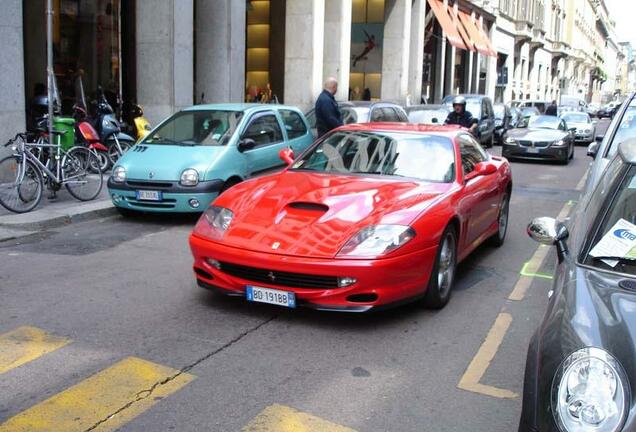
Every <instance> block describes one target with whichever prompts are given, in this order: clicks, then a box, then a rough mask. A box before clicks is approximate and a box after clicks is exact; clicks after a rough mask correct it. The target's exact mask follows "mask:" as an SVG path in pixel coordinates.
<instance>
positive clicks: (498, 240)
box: [490, 194, 510, 247]
mask: <svg viewBox="0 0 636 432" xmlns="http://www.w3.org/2000/svg"><path fill="white" fill-rule="evenodd" d="M509 213H510V196H509V195H508V194H506V195H504V197H503V199H502V201H501V208H500V209H499V216H498V217H497V232H496V233H495V234H494V235H493V236H492V237H491V238H490V243H491V244H492V245H493V246H495V247H499V246H501V245H503V244H504V241H505V239H506V232H507V231H508V214H509Z"/></svg>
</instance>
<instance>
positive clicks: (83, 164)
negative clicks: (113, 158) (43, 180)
mask: <svg viewBox="0 0 636 432" xmlns="http://www.w3.org/2000/svg"><path fill="white" fill-rule="evenodd" d="M98 166H99V158H98V157H97V155H96V154H95V152H93V151H91V150H89V149H87V148H86V147H73V148H72V149H70V150H69V151H68V153H66V154H65V155H64V158H63V160H62V175H63V178H62V183H64V185H65V186H66V189H67V190H68V192H69V193H70V194H71V195H73V196H74V197H75V198H77V199H78V200H80V201H90V200H92V199H95V197H97V195H99V192H100V191H101V190H102V185H103V184H104V176H103V174H102V172H101V171H100V170H99V169H97V170H95V167H98Z"/></svg>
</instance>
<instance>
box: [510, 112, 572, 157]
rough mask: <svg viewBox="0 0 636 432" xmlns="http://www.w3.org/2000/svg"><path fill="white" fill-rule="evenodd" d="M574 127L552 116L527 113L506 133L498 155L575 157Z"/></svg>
mask: <svg viewBox="0 0 636 432" xmlns="http://www.w3.org/2000/svg"><path fill="white" fill-rule="evenodd" d="M573 131H574V129H571V130H568V127H567V124H566V123H565V121H564V120H562V119H560V118H558V117H555V116H533V117H529V118H527V119H523V120H521V121H520V122H519V123H518V124H517V127H516V128H514V129H510V130H509V131H507V132H506V133H505V135H504V139H503V147H502V150H501V155H502V156H504V157H506V158H508V159H538V160H556V161H561V162H562V163H565V164H567V163H568V162H569V161H570V159H572V158H573V157H574V133H573Z"/></svg>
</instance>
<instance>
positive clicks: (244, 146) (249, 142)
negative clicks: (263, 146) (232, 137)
mask: <svg viewBox="0 0 636 432" xmlns="http://www.w3.org/2000/svg"><path fill="white" fill-rule="evenodd" d="M254 147H256V141H254V140H253V139H252V138H243V139H242V140H240V141H239V143H238V151H240V152H241V153H243V152H244V151H246V150H251V149H253V148H254Z"/></svg>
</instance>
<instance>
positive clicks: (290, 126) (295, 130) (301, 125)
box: [279, 110, 307, 140]
mask: <svg viewBox="0 0 636 432" xmlns="http://www.w3.org/2000/svg"><path fill="white" fill-rule="evenodd" d="M279 113H280V116H281V117H282V119H283V124H284V125H285V130H287V138H288V139H290V140H291V139H294V138H298V137H301V136H304V135H306V134H307V126H305V122H304V121H303V119H302V118H301V117H300V114H298V113H297V112H294V111H291V110H280V111H279Z"/></svg>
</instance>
